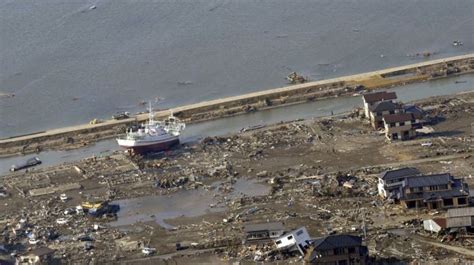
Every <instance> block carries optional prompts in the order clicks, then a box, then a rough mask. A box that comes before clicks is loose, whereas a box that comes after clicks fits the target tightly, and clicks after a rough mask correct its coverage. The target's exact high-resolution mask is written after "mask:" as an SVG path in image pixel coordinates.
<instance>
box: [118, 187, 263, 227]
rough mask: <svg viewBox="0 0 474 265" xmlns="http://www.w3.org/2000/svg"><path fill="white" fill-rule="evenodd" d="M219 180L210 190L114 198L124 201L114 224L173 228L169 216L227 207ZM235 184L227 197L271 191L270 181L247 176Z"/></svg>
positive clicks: (216, 210)
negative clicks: (154, 225) (150, 223)
mask: <svg viewBox="0 0 474 265" xmlns="http://www.w3.org/2000/svg"><path fill="white" fill-rule="evenodd" d="M219 183H220V182H216V183H214V184H213V185H211V186H212V187H213V188H212V189H211V190H209V191H207V190H204V189H196V190H182V191H179V192H176V193H173V194H171V195H161V196H146V197H140V198H133V199H126V200H119V201H115V202H112V203H114V204H119V205H120V211H119V212H118V215H117V216H118V220H117V221H115V222H112V223H110V225H111V226H128V225H132V224H134V223H137V222H150V221H155V222H157V223H158V224H159V225H161V226H162V227H164V228H167V229H171V228H173V226H171V225H169V224H167V223H166V221H165V220H166V219H173V218H176V217H181V216H185V217H194V216H200V215H204V214H206V213H212V212H220V211H224V210H225V206H224V205H222V204H220V203H219V201H218V198H217V197H218V196H219V195H222V193H221V192H218V190H217V187H218V185H219ZM233 188H234V190H233V191H232V192H231V193H229V194H227V195H225V197H227V198H229V199H230V198H233V199H235V198H239V197H242V196H261V195H266V194H268V192H269V191H270V187H269V186H267V185H264V184H261V183H257V182H256V181H255V180H248V179H243V178H239V179H238V180H237V181H236V182H235V183H234V185H233Z"/></svg>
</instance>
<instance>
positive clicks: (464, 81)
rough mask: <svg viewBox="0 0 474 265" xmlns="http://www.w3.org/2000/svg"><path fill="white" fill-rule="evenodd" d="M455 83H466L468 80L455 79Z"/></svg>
mask: <svg viewBox="0 0 474 265" xmlns="http://www.w3.org/2000/svg"><path fill="white" fill-rule="evenodd" d="M454 83H455V84H464V83H467V81H466V80H458V81H454Z"/></svg>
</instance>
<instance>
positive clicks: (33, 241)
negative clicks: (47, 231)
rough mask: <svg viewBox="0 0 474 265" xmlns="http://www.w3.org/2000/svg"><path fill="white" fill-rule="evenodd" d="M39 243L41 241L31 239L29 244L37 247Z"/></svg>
mask: <svg viewBox="0 0 474 265" xmlns="http://www.w3.org/2000/svg"><path fill="white" fill-rule="evenodd" d="M39 242H40V241H39V239H36V238H30V239H29V240H28V243H30V244H31V245H36V244H38V243H39Z"/></svg>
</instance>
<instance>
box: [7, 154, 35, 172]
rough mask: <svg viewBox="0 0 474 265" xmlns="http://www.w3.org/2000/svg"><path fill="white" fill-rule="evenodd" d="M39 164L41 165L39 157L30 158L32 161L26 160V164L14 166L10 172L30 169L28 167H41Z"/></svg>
mask: <svg viewBox="0 0 474 265" xmlns="http://www.w3.org/2000/svg"><path fill="white" fill-rule="evenodd" d="M39 164H41V160H40V159H39V158H38V157H33V158H30V159H28V160H26V162H25V163H22V164H18V165H13V166H12V167H11V168H10V171H12V172H14V171H18V170H21V169H25V168H28V167H34V166H36V165H39Z"/></svg>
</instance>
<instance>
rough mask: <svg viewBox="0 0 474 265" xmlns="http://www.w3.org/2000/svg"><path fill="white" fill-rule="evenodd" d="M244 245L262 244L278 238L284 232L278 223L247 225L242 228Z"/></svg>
mask: <svg viewBox="0 0 474 265" xmlns="http://www.w3.org/2000/svg"><path fill="white" fill-rule="evenodd" d="M244 232H245V239H244V242H243V243H244V244H264V243H269V242H272V241H273V240H274V239H277V238H279V237H280V236H282V235H283V233H284V232H285V227H284V226H283V224H282V223H280V222H273V223H259V224H248V225H245V227H244Z"/></svg>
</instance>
